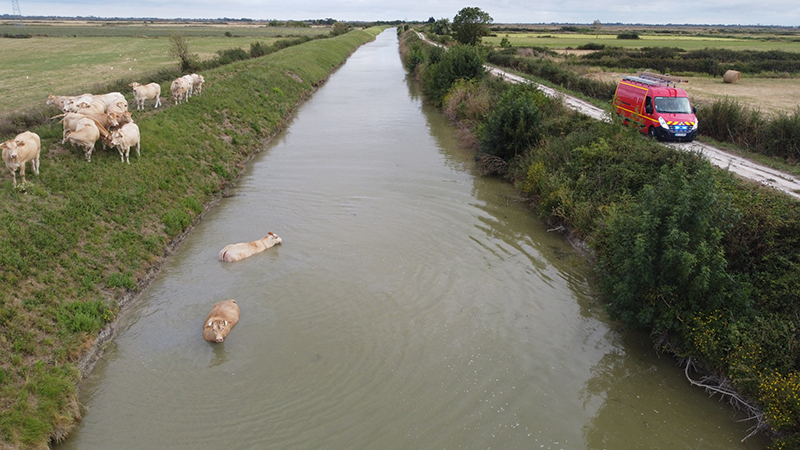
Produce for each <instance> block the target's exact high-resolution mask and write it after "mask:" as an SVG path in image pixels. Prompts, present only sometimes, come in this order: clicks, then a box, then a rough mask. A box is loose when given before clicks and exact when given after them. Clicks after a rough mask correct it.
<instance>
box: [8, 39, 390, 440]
mask: <svg viewBox="0 0 800 450" xmlns="http://www.w3.org/2000/svg"><path fill="white" fill-rule="evenodd" d="M381 30H382V28H370V29H367V30H362V31H353V32H350V33H347V34H345V35H342V36H338V37H336V38H332V39H325V40H317V41H312V42H308V43H306V44H303V45H299V46H295V47H290V48H287V49H284V50H281V51H279V52H276V53H273V54H271V55H268V56H265V57H262V58H256V59H251V60H246V61H240V62H237V63H233V64H230V65H226V66H223V67H219V68H216V69H213V70H209V71H207V72H204V76H205V79H206V85H205V87H204V89H203V93H202V95H201V96H196V97H192V98H191V99H190V101H189V102H188V103H185V104H182V105H179V106H177V107H169V108H165V109H163V110H161V109H160V110H157V111H151V110H148V111H146V112H143V113H135V115H134V119H135V120H136V122H137V124H138V125H139V128H140V129H141V134H142V156H141V157H140V158H136V157H134V158H132V161H131V164H130V165H127V164H122V163H120V161H119V157H118V155H117V154H116V151H109V150H105V151H103V150H100V151H96V152H95V155H94V157H93V158H92V162H91V163H87V162H86V161H85V160H84V158H83V155H82V152H80V151H78V150H75V149H72V148H69V147H63V146H62V145H61V144H60V139H61V129H60V125H59V124H51V125H47V126H42V127H38V128H36V129H34V130H32V131H35V132H36V133H38V134H39V135H40V136H41V137H42V146H43V152H42V154H43V155H42V162H41V175H40V176H30V177H29V182H30V184H29V185H28V186H27V187H26V188H25V189H24V190H22V189H15V188H13V187H12V185H11V182H10V180H8V177H7V176H6V177H4V178H3V179H2V183H0V202H2V204H3V210H2V212H0V266H2V267H3V271H2V272H0V386H2V387H1V388H0V405H1V406H0V439H1V440H2V442H0V446H8V447H11V448H46V447H47V446H48V444H49V442H50V439H51V437H55V438H60V437H63V436H65V435H66V433H67V432H68V431H69V429H70V428H71V427H72V426H73V425H74V423H75V421H76V420H77V419H78V416H79V408H78V402H77V385H78V383H79V382H80V380H81V370H80V369H79V363H80V362H81V361H82V360H84V359H85V358H86V355H87V354H90V353H91V352H93V350H94V347H95V344H96V342H97V339H98V333H99V332H100V331H101V330H103V329H104V328H105V327H106V326H107V325H108V324H109V323H111V322H113V321H114V318H115V317H116V314H117V313H118V311H119V307H120V304H121V302H122V303H124V302H125V301H127V300H129V299H130V298H131V297H132V295H135V293H136V292H137V291H138V290H140V289H141V288H142V287H144V285H146V283H147V281H148V279H149V278H150V277H152V276H153V274H154V273H155V272H156V271H157V269H158V268H159V267H160V264H161V261H162V259H163V258H164V257H165V255H166V254H168V252H169V248H170V246H171V245H173V244H174V243H175V242H176V240H179V239H180V237H181V236H182V234H183V233H185V232H186V230H188V229H189V227H191V226H192V224H193V223H195V221H196V220H197V219H198V217H199V216H200V214H202V212H203V211H204V210H205V209H206V208H207V207H208V205H209V204H211V203H212V202H213V201H214V200H215V199H216V198H218V197H219V195H220V194H221V192H222V190H223V189H224V188H225V186H227V185H228V184H230V183H231V182H233V181H235V180H236V179H237V178H238V176H239V175H240V174H241V172H242V170H243V169H244V165H243V164H244V163H246V162H247V161H248V160H249V158H250V157H252V155H253V154H254V153H255V152H257V151H258V150H259V148H260V147H261V145H262V144H263V142H264V140H265V139H268V138H269V137H271V136H273V135H274V134H275V133H276V132H277V131H279V130H280V129H281V128H282V127H283V126H284V124H285V123H286V120H287V118H288V117H289V116H290V115H291V114H292V111H293V110H294V108H295V107H296V105H297V104H298V103H299V102H301V101H303V100H304V99H305V98H307V96H308V95H310V94H311V92H312V91H313V90H314V88H315V87H316V86H317V85H318V84H319V83H321V82H323V81H324V80H325V79H326V77H327V76H328V75H329V74H330V72H331V71H332V70H333V69H334V68H336V67H337V66H339V65H341V64H342V63H343V62H344V60H345V59H346V58H347V56H348V55H349V54H350V53H351V52H353V51H354V50H355V49H356V48H357V47H358V46H360V45H362V44H364V43H366V42H368V41H370V40H372V39H374V37H375V36H376V35H377V34H378V33H379V32H380V31H381ZM4 138H8V137H4Z"/></svg>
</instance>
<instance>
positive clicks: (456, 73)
mask: <svg viewBox="0 0 800 450" xmlns="http://www.w3.org/2000/svg"><path fill="white" fill-rule="evenodd" d="M484 62H485V61H484V59H483V55H481V51H480V49H479V48H477V47H475V46H472V45H455V46H453V47H451V48H450V49H449V50H447V51H445V50H444V49H442V48H441V47H433V48H432V49H431V50H430V53H429V54H428V64H427V66H426V67H425V70H424V72H423V73H422V90H423V92H424V93H425V95H426V96H427V97H428V98H430V99H431V100H433V101H434V103H436V104H437V105H441V104H442V100H443V99H444V96H445V95H447V92H448V91H449V90H450V87H451V86H452V85H453V83H455V81H456V80H472V79H475V78H480V77H482V76H484V74H485V72H486V69H484V67H483V63H484Z"/></svg>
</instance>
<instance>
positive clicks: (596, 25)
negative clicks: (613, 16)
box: [592, 19, 603, 39]
mask: <svg viewBox="0 0 800 450" xmlns="http://www.w3.org/2000/svg"><path fill="white" fill-rule="evenodd" d="M602 26H603V23H602V22H600V20H599V19H594V22H592V30H594V34H595V36H594V38H595V39H597V38H598V37H600V28H601V27H602Z"/></svg>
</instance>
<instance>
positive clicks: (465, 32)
mask: <svg viewBox="0 0 800 450" xmlns="http://www.w3.org/2000/svg"><path fill="white" fill-rule="evenodd" d="M493 20H494V19H492V16H490V15H489V14H488V13H487V12H485V11H482V10H481V9H480V8H477V7H466V8H462V9H461V11H459V12H458V14H456V16H455V17H454V18H453V26H452V30H453V37H454V38H455V39H456V40H457V41H458V42H460V43H462V44H467V45H476V44H478V43H479V42H480V41H481V38H482V37H483V36H488V35H489V32H490V30H489V24H491V23H492V21H493Z"/></svg>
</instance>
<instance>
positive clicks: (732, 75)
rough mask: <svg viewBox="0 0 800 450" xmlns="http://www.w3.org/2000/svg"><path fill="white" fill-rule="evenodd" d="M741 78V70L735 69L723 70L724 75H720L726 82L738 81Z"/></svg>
mask: <svg viewBox="0 0 800 450" xmlns="http://www.w3.org/2000/svg"><path fill="white" fill-rule="evenodd" d="M741 78H742V73H741V72H739V71H736V70H729V71H727V72H725V75H723V76H722V81H724V82H726V83H728V84H731V83H738V82H739V80H740V79H741Z"/></svg>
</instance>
